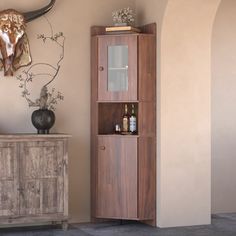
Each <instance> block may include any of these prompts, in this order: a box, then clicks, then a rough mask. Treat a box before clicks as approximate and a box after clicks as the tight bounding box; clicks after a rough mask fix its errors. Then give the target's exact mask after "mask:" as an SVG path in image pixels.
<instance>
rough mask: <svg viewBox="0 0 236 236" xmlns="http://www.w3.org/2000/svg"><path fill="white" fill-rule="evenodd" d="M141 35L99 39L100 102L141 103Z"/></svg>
mask: <svg viewBox="0 0 236 236" xmlns="http://www.w3.org/2000/svg"><path fill="white" fill-rule="evenodd" d="M137 51H138V49H137V36H135V35H128V36H124V35H122V36H106V37H103V36H101V37H99V38H98V100H99V101H129V100H131V101H135V100H137Z"/></svg>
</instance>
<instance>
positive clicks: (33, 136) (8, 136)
mask: <svg viewBox="0 0 236 236" xmlns="http://www.w3.org/2000/svg"><path fill="white" fill-rule="evenodd" d="M70 137H71V135H70V134H30V133H26V134H22V133H19V134H0V140H1V139H49V138H50V139H51V138H55V139H58V138H70Z"/></svg>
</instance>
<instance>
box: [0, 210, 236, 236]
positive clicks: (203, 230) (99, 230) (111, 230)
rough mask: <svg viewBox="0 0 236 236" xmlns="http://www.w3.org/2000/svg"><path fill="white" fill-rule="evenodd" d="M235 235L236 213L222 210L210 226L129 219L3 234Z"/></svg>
mask: <svg viewBox="0 0 236 236" xmlns="http://www.w3.org/2000/svg"><path fill="white" fill-rule="evenodd" d="M23 235H24V236H236V214H220V215H214V216H213V217H212V224H211V225H208V226H194V227H179V228H169V229H158V228H153V227H150V226H147V225H143V224H139V223H135V222H128V223H125V224H122V225H121V224H119V223H102V224H79V225H71V226H70V228H69V230H68V231H66V232H64V231H62V230H61V229H59V228H51V227H39V228H21V229H4V230H3V229H1V230H0V236H23Z"/></svg>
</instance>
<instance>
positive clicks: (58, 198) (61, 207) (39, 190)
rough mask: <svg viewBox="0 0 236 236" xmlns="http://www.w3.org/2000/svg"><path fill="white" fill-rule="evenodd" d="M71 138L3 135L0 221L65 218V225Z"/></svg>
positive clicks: (0, 163) (0, 165)
mask: <svg viewBox="0 0 236 236" xmlns="http://www.w3.org/2000/svg"><path fill="white" fill-rule="evenodd" d="M68 137H69V136H68V135H50V136H46V135H45V136H41V135H5V139H4V135H0V170H1V172H0V188H1V191H0V196H1V197H0V224H1V223H2V224H7V222H8V223H9V224H18V223H24V222H25V223H35V222H38V223H39V222H52V221H63V227H65V221H66V220H67V219H68V173H67V172H68V170H67V168H68V150H67V149H68V141H67V140H68ZM31 218H32V221H31V220H30V219H31Z"/></svg>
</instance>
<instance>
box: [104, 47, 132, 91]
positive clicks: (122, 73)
mask: <svg viewBox="0 0 236 236" xmlns="http://www.w3.org/2000/svg"><path fill="white" fill-rule="evenodd" d="M128 58H129V52H128V45H119V46H108V91H111V92H121V91H128V85H129V84H128V81H129V80H128V76H129V75H128V69H129V63H128Z"/></svg>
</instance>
